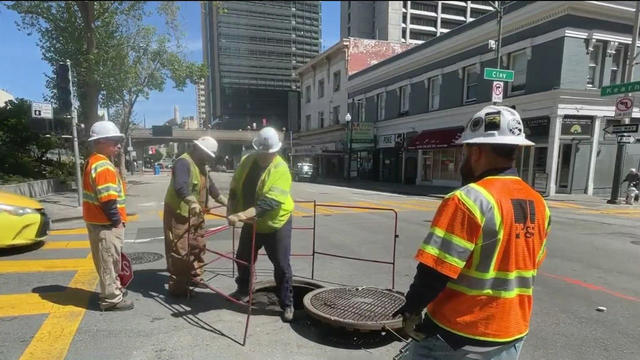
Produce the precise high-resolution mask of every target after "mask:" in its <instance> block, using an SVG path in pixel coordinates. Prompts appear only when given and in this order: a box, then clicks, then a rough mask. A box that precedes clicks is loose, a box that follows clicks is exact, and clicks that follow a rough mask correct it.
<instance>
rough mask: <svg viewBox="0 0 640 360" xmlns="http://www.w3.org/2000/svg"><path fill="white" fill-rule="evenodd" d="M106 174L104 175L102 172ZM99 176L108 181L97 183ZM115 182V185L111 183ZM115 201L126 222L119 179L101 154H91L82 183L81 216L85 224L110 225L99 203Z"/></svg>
mask: <svg viewBox="0 0 640 360" xmlns="http://www.w3.org/2000/svg"><path fill="white" fill-rule="evenodd" d="M105 171H106V172H107V173H106V175H105V174H103V172H105ZM99 175H102V178H104V177H105V176H106V177H107V178H109V179H112V180H108V182H105V183H100V184H98V183H97V179H99V177H98V176H99ZM113 180H115V183H114V182H113ZM109 200H116V205H117V207H118V212H119V213H120V218H121V219H122V221H123V222H126V221H127V212H126V207H125V203H126V196H125V185H124V183H123V182H122V180H121V179H120V176H119V175H118V173H117V171H116V169H115V167H114V166H113V164H112V163H111V161H109V159H107V157H106V156H104V155H101V154H96V153H94V154H92V155H91V156H90V157H89V159H87V166H86V168H85V171H84V175H83V181H82V215H83V218H84V220H85V222H88V223H91V224H102V225H106V224H111V221H109V219H108V218H107V216H106V215H105V214H104V210H103V209H102V206H101V205H100V204H101V202H105V201H109Z"/></svg>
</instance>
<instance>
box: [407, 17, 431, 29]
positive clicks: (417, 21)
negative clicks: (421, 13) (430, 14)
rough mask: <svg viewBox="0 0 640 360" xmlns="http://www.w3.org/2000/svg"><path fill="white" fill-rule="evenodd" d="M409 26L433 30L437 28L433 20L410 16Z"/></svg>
mask: <svg viewBox="0 0 640 360" xmlns="http://www.w3.org/2000/svg"><path fill="white" fill-rule="evenodd" d="M411 25H420V26H429V27H432V28H435V27H436V26H437V24H436V20H435V19H424V18H419V17H415V16H412V17H411Z"/></svg>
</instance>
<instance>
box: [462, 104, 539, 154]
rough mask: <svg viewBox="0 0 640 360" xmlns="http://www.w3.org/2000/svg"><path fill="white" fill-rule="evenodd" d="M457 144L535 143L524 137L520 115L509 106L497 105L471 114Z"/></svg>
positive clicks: (527, 144) (529, 144) (525, 144)
mask: <svg viewBox="0 0 640 360" xmlns="http://www.w3.org/2000/svg"><path fill="white" fill-rule="evenodd" d="M458 144H508V145H523V146H531V145H535V144H534V143H532V142H531V141H529V140H527V139H526V138H525V136H524V126H523V125H522V119H520V115H518V113H517V112H516V111H515V110H513V109H511V108H508V107H506V106H497V105H489V106H485V107H484V108H483V109H482V110H480V111H479V112H477V113H476V114H475V115H473V117H472V118H471V120H470V121H469V123H468V124H467V126H466V127H465V129H464V132H463V133H462V137H461V138H460V140H458Z"/></svg>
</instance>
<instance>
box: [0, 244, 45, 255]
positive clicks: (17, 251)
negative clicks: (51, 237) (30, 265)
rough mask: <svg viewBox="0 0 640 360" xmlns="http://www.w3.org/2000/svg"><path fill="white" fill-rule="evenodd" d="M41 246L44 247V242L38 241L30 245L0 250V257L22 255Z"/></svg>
mask: <svg viewBox="0 0 640 360" xmlns="http://www.w3.org/2000/svg"><path fill="white" fill-rule="evenodd" d="M43 246H44V241H38V242H36V243H33V244H30V245H25V246H17V247H11V248H6V249H0V257H3V256H12V255H19V254H24V253H27V252H30V251H35V250H38V249H40V248H41V247H43Z"/></svg>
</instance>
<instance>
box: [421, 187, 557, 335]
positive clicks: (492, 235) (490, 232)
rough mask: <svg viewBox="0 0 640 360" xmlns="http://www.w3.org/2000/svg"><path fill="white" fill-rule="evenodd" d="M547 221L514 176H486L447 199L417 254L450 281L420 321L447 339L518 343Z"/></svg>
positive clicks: (534, 196)
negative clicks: (425, 320) (426, 319)
mask: <svg viewBox="0 0 640 360" xmlns="http://www.w3.org/2000/svg"><path fill="white" fill-rule="evenodd" d="M549 225H550V213H549V209H548V208H547V205H546V203H545V201H544V200H543V199H542V197H541V196H540V194H538V193H537V192H536V191H535V190H534V189H532V188H531V187H530V186H529V185H528V184H527V183H525V182H524V181H522V180H521V179H520V178H519V177H517V176H506V175H499V176H490V177H486V178H484V179H482V180H480V181H478V182H476V183H472V184H469V185H467V186H464V187H462V188H460V189H459V190H457V191H454V192H453V193H451V194H449V195H448V196H447V197H446V198H445V200H444V201H443V202H442V204H440V207H439V208H438V211H437V213H436V215H435V217H434V219H433V221H432V227H431V230H430V232H429V234H428V235H427V237H426V238H425V240H424V242H423V244H422V246H421V247H420V249H419V250H418V253H417V254H416V259H417V260H418V261H420V262H421V263H423V264H425V265H427V266H429V267H431V268H433V269H435V270H437V271H439V272H440V273H442V274H444V275H446V276H448V277H450V278H451V279H452V280H450V281H449V282H448V283H447V286H446V287H445V289H444V290H443V291H442V292H441V293H440V294H439V295H438V297H437V298H436V299H434V300H433V301H432V302H431V303H430V304H429V305H428V306H427V315H428V316H429V317H430V318H431V320H433V321H434V322H435V323H436V324H437V325H439V326H440V327H442V328H443V329H445V330H448V331H450V332H452V333H455V334H458V335H461V336H465V337H468V338H473V339H477V340H485V341H495V342H507V341H511V340H515V339H518V338H521V337H523V336H525V335H526V334H527V333H528V331H529V319H530V317H531V308H532V305H533V297H532V293H533V283H534V279H535V276H536V271H537V269H538V268H539V266H540V265H541V263H542V261H543V260H544V258H545V256H546V240H547V235H548V233H549V230H550V228H549Z"/></svg>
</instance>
